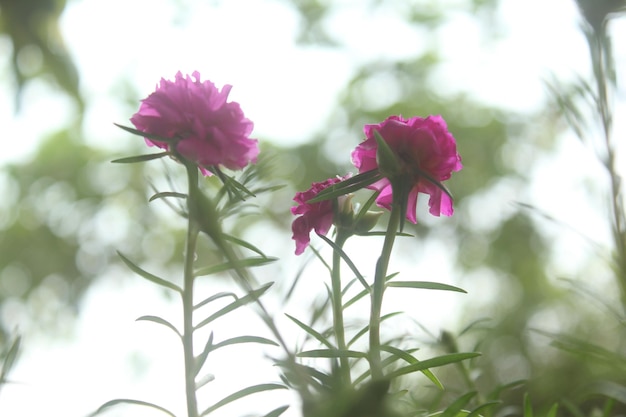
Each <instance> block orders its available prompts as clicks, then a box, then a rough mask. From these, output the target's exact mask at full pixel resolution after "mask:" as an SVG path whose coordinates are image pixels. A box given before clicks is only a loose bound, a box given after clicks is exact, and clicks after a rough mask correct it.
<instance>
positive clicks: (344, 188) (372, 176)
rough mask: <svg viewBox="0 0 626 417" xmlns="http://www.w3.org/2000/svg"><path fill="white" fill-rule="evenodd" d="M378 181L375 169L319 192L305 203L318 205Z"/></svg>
mask: <svg viewBox="0 0 626 417" xmlns="http://www.w3.org/2000/svg"><path fill="white" fill-rule="evenodd" d="M380 179H382V175H381V174H380V172H378V170H377V169H373V170H371V171H367V172H364V173H362V174H358V175H355V176H354V177H351V178H348V179H345V180H343V181H341V182H338V183H337V184H333V185H331V186H330V187H328V188H326V189H324V190H322V191H320V192H319V193H318V194H317V195H316V196H315V197H314V198H312V199H310V200H308V201H307V203H309V204H311V203H319V202H320V201H324V200H330V199H332V198H336V197H340V196H342V195H345V194H348V193H351V192H353V191H357V190H360V189H361V188H365V187H367V186H368V185H371V184H373V183H375V182H376V181H378V180H380Z"/></svg>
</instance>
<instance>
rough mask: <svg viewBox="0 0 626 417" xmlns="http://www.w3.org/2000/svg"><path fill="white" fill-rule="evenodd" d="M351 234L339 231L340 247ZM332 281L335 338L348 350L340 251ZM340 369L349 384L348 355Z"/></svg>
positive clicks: (334, 263)
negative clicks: (344, 320)
mask: <svg viewBox="0 0 626 417" xmlns="http://www.w3.org/2000/svg"><path fill="white" fill-rule="evenodd" d="M349 236H350V234H349V233H345V232H343V231H342V230H341V229H339V230H338V231H337V239H335V244H336V245H337V246H338V247H339V248H343V245H344V243H346V240H347V239H348V237H349ZM331 281H332V303H333V327H334V329H335V338H336V339H337V347H338V348H339V350H344V351H345V350H347V349H348V347H347V345H346V336H345V326H344V322H343V302H342V289H341V255H340V254H339V251H334V252H333V270H332V274H331ZM339 367H340V369H339V371H340V375H341V379H342V386H349V385H350V384H351V383H352V382H351V376H350V363H349V361H348V358H347V357H344V356H342V357H341V358H340V359H339Z"/></svg>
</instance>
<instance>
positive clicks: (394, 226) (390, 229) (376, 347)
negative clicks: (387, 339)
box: [369, 204, 402, 380]
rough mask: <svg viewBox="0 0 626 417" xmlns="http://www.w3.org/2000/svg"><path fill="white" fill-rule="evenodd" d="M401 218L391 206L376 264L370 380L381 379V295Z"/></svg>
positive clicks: (372, 305)
mask: <svg viewBox="0 0 626 417" xmlns="http://www.w3.org/2000/svg"><path fill="white" fill-rule="evenodd" d="M401 216H402V208H401V207H400V205H398V204H393V205H392V208H391V214H390V217H389V223H388V224H387V231H386V233H385V241H384V243H383V248H382V251H381V254H380V257H379V258H378V261H377V262H376V273H375V275H374V286H373V287H372V293H371V299H372V302H371V310H370V325H369V327H370V332H369V344H370V358H369V361H370V369H371V372H372V379H374V380H378V379H382V377H383V369H382V362H381V357H380V317H381V312H382V306H383V295H384V292H385V279H386V277H387V269H388V267H389V260H390V258H391V250H392V249H393V243H394V241H395V238H396V231H397V230H398V226H399V225H400V219H401Z"/></svg>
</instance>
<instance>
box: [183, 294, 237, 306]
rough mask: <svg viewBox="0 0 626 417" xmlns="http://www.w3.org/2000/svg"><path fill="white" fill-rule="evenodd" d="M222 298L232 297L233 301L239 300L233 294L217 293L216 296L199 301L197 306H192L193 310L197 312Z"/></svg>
mask: <svg viewBox="0 0 626 417" xmlns="http://www.w3.org/2000/svg"><path fill="white" fill-rule="evenodd" d="M224 297H233V298H234V299H235V300H237V299H238V298H239V297H237V295H236V294H235V293H234V292H218V293H217V294H213V295H212V296H210V297H208V298H205V299H204V300H202V301H200V302H199V303H198V304H196V305H195V306H193V309H194V310H197V309H199V308H200V307H203V306H205V305H207V304H209V303H210V302H212V301H215V300H219V299H220V298H224Z"/></svg>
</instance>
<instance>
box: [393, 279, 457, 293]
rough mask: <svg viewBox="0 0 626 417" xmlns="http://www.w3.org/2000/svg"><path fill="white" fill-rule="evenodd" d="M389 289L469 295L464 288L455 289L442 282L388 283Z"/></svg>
mask: <svg viewBox="0 0 626 417" xmlns="http://www.w3.org/2000/svg"><path fill="white" fill-rule="evenodd" d="M387 287H396V288H418V289H423V290H441V291H455V292H462V293H465V294H467V291H465V290H464V289H463V288H459V287H455V286H453V285H448V284H442V283H440V282H430V281H391V282H388V283H387Z"/></svg>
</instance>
